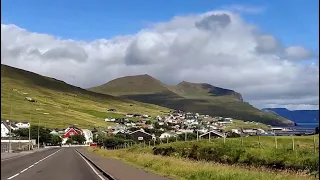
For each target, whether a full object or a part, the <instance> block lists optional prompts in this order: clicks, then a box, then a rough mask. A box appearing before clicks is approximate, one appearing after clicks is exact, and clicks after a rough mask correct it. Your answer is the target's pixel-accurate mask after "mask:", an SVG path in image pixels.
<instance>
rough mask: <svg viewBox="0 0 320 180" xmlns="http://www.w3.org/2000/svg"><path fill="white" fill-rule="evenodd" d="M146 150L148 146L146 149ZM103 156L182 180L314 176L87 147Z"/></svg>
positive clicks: (309, 179)
mask: <svg viewBox="0 0 320 180" xmlns="http://www.w3.org/2000/svg"><path fill="white" fill-rule="evenodd" d="M147 149H149V150H150V148H147ZM88 150H89V151H95V152H96V153H98V154H100V155H101V156H104V157H109V158H116V159H120V160H122V161H124V162H126V163H128V164H131V165H133V166H136V167H138V168H142V169H144V170H147V171H149V172H153V173H157V174H160V175H164V176H169V177H171V178H173V179H182V180H187V179H190V180H204V179H206V180H257V179H259V180H271V179H272V180H287V179H288V180H312V179H316V178H315V177H314V176H311V175H307V174H305V173H304V172H300V173H297V172H290V171H274V170H270V169H266V168H261V167H260V168H257V167H251V166H247V167H244V166H240V165H225V164H220V163H210V162H205V161H193V160H189V159H186V158H179V157H167V156H166V157H165V156H159V155H153V154H151V153H147V152H141V151H140V150H138V149H137V148H130V149H121V150H102V149H94V148H88Z"/></svg>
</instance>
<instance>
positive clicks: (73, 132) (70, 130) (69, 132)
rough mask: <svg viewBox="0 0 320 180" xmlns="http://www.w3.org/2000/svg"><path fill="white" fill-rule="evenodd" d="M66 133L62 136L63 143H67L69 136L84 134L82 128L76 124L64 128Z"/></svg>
mask: <svg viewBox="0 0 320 180" xmlns="http://www.w3.org/2000/svg"><path fill="white" fill-rule="evenodd" d="M64 132H65V133H64V134H63V135H62V136H61V138H62V144H65V143H66V141H67V140H68V138H69V137H71V136H73V135H76V134H80V135H82V134H83V132H82V130H81V129H80V128H77V127H76V126H70V127H68V128H67V129H65V130H64Z"/></svg>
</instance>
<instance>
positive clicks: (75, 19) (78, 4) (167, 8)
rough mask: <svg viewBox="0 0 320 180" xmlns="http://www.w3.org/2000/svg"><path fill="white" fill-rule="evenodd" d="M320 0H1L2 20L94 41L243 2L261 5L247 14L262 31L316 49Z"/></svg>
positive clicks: (37, 29) (64, 35)
mask: <svg viewBox="0 0 320 180" xmlns="http://www.w3.org/2000/svg"><path fill="white" fill-rule="evenodd" d="M31 2H32V3H31ZM88 2H92V3H88ZM318 4H319V2H318V0H307V1H305V0H281V1H266V0H264V1H262V0H246V1H241V4H239V1H235V0H233V1H232V0H215V1H212V0H202V1H199V0H188V1H185V0H175V1H172V0H161V1H146V0H134V1H133V0H117V1H109V0H94V1H84V0H77V1H75V0H68V1H65V0H54V1H52V0H51V1H48V0H33V1H24V0H2V1H1V5H2V9H1V13H2V17H1V21H2V23H4V24H15V25H17V26H19V27H22V28H26V29H28V31H31V32H40V33H47V34H51V35H55V36H58V37H62V38H67V39H77V40H94V39H98V38H111V37H113V36H116V35H124V34H133V33H136V32H137V31H139V30H140V29H142V28H144V27H146V26H147V24H148V23H153V22H159V21H167V20H169V19H170V18H172V17H173V16H176V15H184V14H191V13H203V12H206V11H210V10H214V9H221V8H223V7H229V6H233V5H242V6H251V7H258V8H261V9H263V11H262V12H260V13H253V14H252V13H246V14H243V17H244V18H245V20H246V21H248V22H250V23H253V24H255V25H257V26H258V27H260V28H261V30H262V31H263V32H266V33H271V34H273V35H274V36H275V37H277V38H278V39H280V40H281V41H282V42H283V43H284V44H285V45H296V44H299V45H302V46H304V47H307V48H311V49H313V50H315V51H318V39H319V37H318V36H319V35H318V30H319V28H318V26H319V23H318V20H319V19H318ZM317 54H318V53H317Z"/></svg>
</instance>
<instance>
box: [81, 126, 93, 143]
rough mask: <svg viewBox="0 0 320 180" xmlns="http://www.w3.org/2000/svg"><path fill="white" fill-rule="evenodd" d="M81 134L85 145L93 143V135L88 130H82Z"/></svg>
mask: <svg viewBox="0 0 320 180" xmlns="http://www.w3.org/2000/svg"><path fill="white" fill-rule="evenodd" d="M82 133H83V135H84V137H85V138H86V144H89V143H92V142H93V134H92V132H91V131H90V130H89V129H82Z"/></svg>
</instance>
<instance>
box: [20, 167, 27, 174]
mask: <svg viewBox="0 0 320 180" xmlns="http://www.w3.org/2000/svg"><path fill="white" fill-rule="evenodd" d="M26 170H28V168H25V169H24V170H22V171H20V173H23V172H25V171H26Z"/></svg>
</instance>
